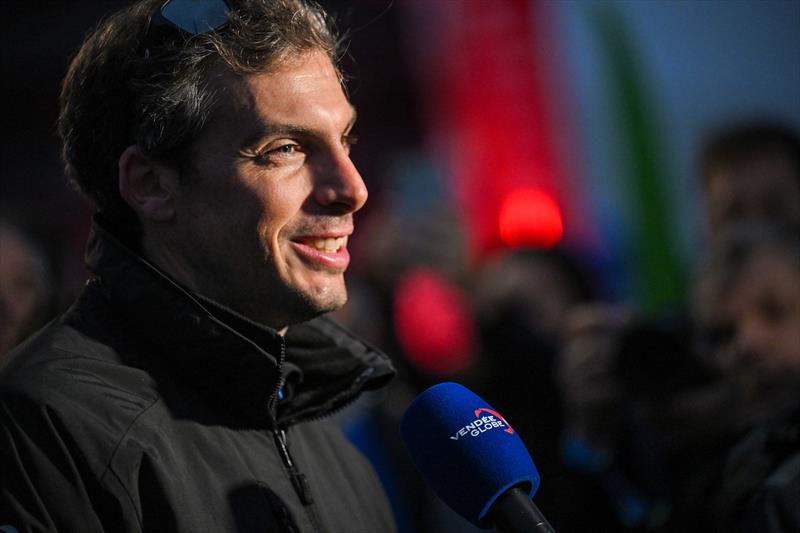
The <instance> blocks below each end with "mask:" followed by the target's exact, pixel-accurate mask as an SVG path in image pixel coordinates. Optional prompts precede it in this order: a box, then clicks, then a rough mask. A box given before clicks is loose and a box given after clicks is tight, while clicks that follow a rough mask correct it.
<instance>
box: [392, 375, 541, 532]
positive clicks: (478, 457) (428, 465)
mask: <svg viewBox="0 0 800 533" xmlns="http://www.w3.org/2000/svg"><path fill="white" fill-rule="evenodd" d="M400 434H401V436H402V439H403V442H404V443H405V445H406V448H407V449H408V453H409V455H410V456H411V460H412V461H413V462H414V464H415V465H416V466H417V468H418V469H419V471H420V472H421V473H422V476H423V477H424V478H425V480H426V481H427V482H428V484H429V485H430V487H431V488H433V490H434V491H435V492H436V494H438V495H439V497H440V498H441V499H442V500H443V501H444V502H445V503H446V504H447V505H449V506H450V507H451V508H452V509H453V510H454V511H456V512H457V513H459V514H460V515H461V516H463V517H464V518H466V519H467V520H469V521H470V522H472V523H473V524H475V525H477V526H479V527H482V528H488V527H491V524H490V520H489V518H490V517H488V516H487V515H488V512H489V509H490V508H491V506H492V504H493V503H494V502H495V500H496V499H497V497H498V496H500V495H501V494H502V493H503V492H505V491H506V490H507V489H509V488H511V487H513V486H515V485H524V486H525V488H526V490H529V496H530V497H533V495H534V494H535V493H536V490H537V489H538V488H539V481H540V478H539V472H538V471H537V470H536V466H535V465H534V464H533V460H532V459H531V456H530V454H529V453H528V450H527V449H526V448H525V445H524V444H523V443H522V439H520V438H519V436H518V435H517V434H516V432H515V431H514V430H513V428H512V427H511V426H510V425H509V424H508V422H506V420H505V419H504V418H503V417H502V416H501V415H500V414H499V413H498V412H497V411H495V410H494V409H493V408H492V407H491V406H490V405H489V404H487V403H486V402H485V401H484V400H482V399H481V398H480V397H479V396H478V395H477V394H475V393H473V392H472V391H471V390H469V389H467V388H466V387H464V386H462V385H459V384H457V383H440V384H438V385H434V386H433V387H431V388H429V389H428V390H426V391H425V392H423V393H422V394H420V395H419V396H417V398H415V399H414V401H412V402H411V404H410V405H409V406H408V409H407V410H406V412H405V414H404V415H403V419H402V420H401V422H400Z"/></svg>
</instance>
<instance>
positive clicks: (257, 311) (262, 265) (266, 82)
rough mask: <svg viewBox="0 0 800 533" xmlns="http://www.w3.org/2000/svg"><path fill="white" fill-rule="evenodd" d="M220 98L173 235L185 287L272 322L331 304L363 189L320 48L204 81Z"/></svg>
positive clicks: (338, 296)
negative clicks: (272, 65)
mask: <svg viewBox="0 0 800 533" xmlns="http://www.w3.org/2000/svg"><path fill="white" fill-rule="evenodd" d="M212 84H213V86H215V87H216V89H217V90H218V94H219V97H220V104H219V106H218V109H217V110H216V111H215V113H214V116H213V117H212V120H211V121H210V123H209V124H208V126H207V127H206V128H205V130H204V133H203V134H202V135H201V137H200V138H199V139H198V140H197V141H196V142H195V143H194V145H193V146H192V157H191V161H190V164H189V165H188V166H189V169H188V170H185V171H184V172H183V174H182V176H181V185H180V188H179V192H178V194H177V200H176V218H175V227H176V230H177V232H176V235H175V237H176V238H175V239H172V241H173V242H174V243H175V244H174V245H175V246H176V247H180V249H179V250H176V251H175V253H176V254H180V257H179V259H178V260H179V262H180V263H182V264H183V265H184V267H183V270H184V272H185V276H186V277H187V278H188V280H189V281H188V285H189V287H190V288H192V289H194V290H196V291H198V292H200V293H201V294H203V295H205V296H208V297H211V298H213V299H216V300H218V301H220V302H221V303H223V304H226V305H228V306H229V307H231V308H233V309H234V310H236V311H238V312H240V313H242V314H244V315H245V316H248V317H250V318H252V319H254V320H257V321H259V322H261V323H264V324H266V325H269V326H272V327H275V328H278V329H280V328H282V327H284V326H286V325H289V324H291V323H296V322H299V321H303V320H307V319H309V318H311V317H313V316H316V315H318V314H320V313H324V312H327V311H331V310H333V309H336V308H338V307H341V306H342V305H343V304H344V303H345V301H346V299H347V293H346V289H345V284H344V271H345V269H346V268H347V266H348V263H349V259H350V258H349V254H348V252H347V239H348V237H349V236H350V234H351V233H352V232H353V213H354V212H355V211H357V210H358V209H360V208H361V207H362V206H363V205H364V202H365V201H366V199H367V189H366V187H365V185H364V182H363V181H362V179H361V176H360V175H359V173H358V171H357V170H356V168H355V167H354V166H353V163H352V161H351V160H350V157H349V145H350V138H349V134H350V129H351V127H352V125H353V122H354V120H355V113H354V111H353V108H352V106H351V105H350V103H349V102H348V100H347V98H346V97H345V95H344V93H343V91H342V88H341V85H340V83H339V80H338V77H337V73H336V71H335V70H334V68H333V66H332V64H331V62H330V60H329V59H328V58H327V56H326V55H325V54H323V53H322V52H319V51H313V52H308V53H305V54H303V55H300V56H296V57H294V58H291V59H290V61H289V62H288V63H284V64H282V65H281V66H278V67H277V69H274V70H273V71H272V72H270V73H264V74H258V75H252V76H248V77H236V76H234V75H232V74H230V73H228V72H224V73H219V74H218V75H217V76H216V77H215V78H214V79H213V80H212Z"/></svg>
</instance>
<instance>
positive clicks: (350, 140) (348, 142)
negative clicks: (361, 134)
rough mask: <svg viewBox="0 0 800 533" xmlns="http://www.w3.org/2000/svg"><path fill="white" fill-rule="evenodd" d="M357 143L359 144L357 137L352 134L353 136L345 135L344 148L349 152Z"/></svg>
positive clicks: (343, 139) (343, 138)
mask: <svg viewBox="0 0 800 533" xmlns="http://www.w3.org/2000/svg"><path fill="white" fill-rule="evenodd" d="M357 143H358V137H356V136H355V135H353V134H352V133H351V134H348V135H345V136H344V137H342V144H343V145H344V147H345V148H346V149H347V150H348V151H349V150H350V148H351V147H352V146H353V145H354V144H357Z"/></svg>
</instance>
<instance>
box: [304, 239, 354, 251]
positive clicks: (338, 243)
mask: <svg viewBox="0 0 800 533" xmlns="http://www.w3.org/2000/svg"><path fill="white" fill-rule="evenodd" d="M306 244H307V245H308V246H311V247H312V248H314V249H316V250H319V251H320V252H326V253H335V252H338V251H339V250H341V249H342V248H343V247H345V246H347V235H345V236H343V237H328V238H326V239H309V240H307V241H306Z"/></svg>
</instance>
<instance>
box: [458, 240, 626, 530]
mask: <svg viewBox="0 0 800 533" xmlns="http://www.w3.org/2000/svg"><path fill="white" fill-rule="evenodd" d="M472 293H473V306H474V308H475V318H476V322H477V325H478V332H479V345H480V356H479V358H478V360H477V362H476V364H475V366H474V368H473V369H472V371H471V372H470V381H469V384H470V387H471V388H472V389H473V390H475V391H476V392H477V393H478V394H479V395H481V397H483V398H486V399H487V401H489V402H490V403H491V404H492V405H493V406H494V407H495V408H497V409H498V410H499V411H500V412H501V413H502V414H503V416H504V417H506V418H507V419H508V420H509V421H510V423H511V424H512V425H513V427H514V429H515V431H517V433H519V435H520V437H521V438H522V440H523V442H525V445H526V446H527V447H528V449H529V450H530V452H531V455H532V457H533V459H534V461H535V462H536V466H537V468H538V469H539V471H540V473H541V476H542V485H541V488H540V489H539V491H538V492H537V496H536V500H537V505H538V506H539V507H541V509H542V512H544V513H545V514H546V515H547V516H548V520H550V522H551V523H552V524H553V527H555V528H556V530H559V531H561V530H563V531H573V532H580V531H596V527H597V521H598V520H599V521H601V522H603V523H605V524H607V525H608V526H610V527H613V526H612V524H614V517H613V515H612V514H611V513H607V512H604V511H605V509H603V508H601V507H600V506H598V501H599V500H598V498H597V496H598V494H597V490H596V488H595V487H592V486H591V485H590V484H587V483H581V482H580V481H581V480H579V479H576V477H575V476H574V475H572V474H571V473H570V472H568V471H566V470H565V468H564V467H563V465H562V462H561V459H560V456H559V441H560V437H561V435H562V433H563V431H564V407H565V406H564V405H563V394H562V391H561V390H560V388H559V384H558V381H557V379H556V368H557V358H558V357H559V353H560V350H561V343H562V338H563V335H564V333H565V332H564V331H563V330H562V328H563V326H564V324H565V319H566V316H567V315H568V314H569V313H570V310H571V309H572V308H574V307H575V306H576V305H579V304H582V303H586V302H589V301H593V300H594V299H595V298H596V291H595V289H594V286H593V283H592V281H591V279H590V277H589V275H588V274H587V273H586V272H585V271H584V270H583V268H582V267H581V265H579V263H578V262H577V261H576V260H575V259H574V258H573V257H572V256H570V255H569V254H568V253H567V252H566V251H564V250H560V249H537V248H515V249H507V250H502V251H500V252H499V253H497V254H496V255H495V256H493V257H490V258H488V259H487V260H485V262H484V263H483V264H482V265H480V266H479V268H478V271H477V273H476V275H475V282H474V287H473V290H472Z"/></svg>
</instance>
